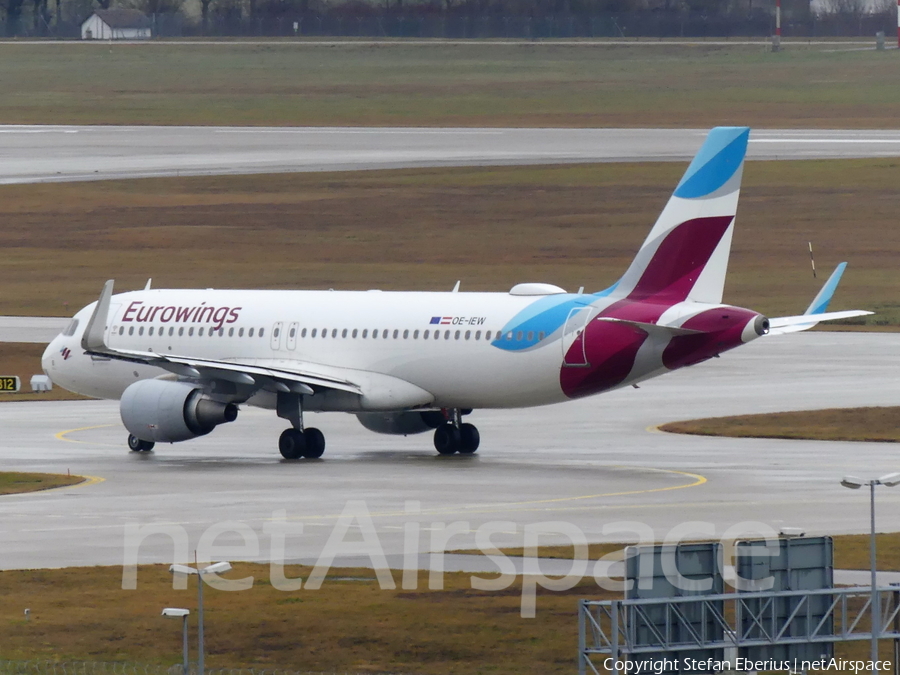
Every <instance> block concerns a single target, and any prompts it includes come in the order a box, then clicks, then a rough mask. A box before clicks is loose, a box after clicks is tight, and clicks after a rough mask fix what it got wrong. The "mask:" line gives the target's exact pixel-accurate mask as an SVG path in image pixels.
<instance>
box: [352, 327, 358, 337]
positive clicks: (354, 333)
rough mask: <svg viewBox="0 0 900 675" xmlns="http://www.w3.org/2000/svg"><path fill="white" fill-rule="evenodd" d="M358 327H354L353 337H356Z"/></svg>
mask: <svg viewBox="0 0 900 675" xmlns="http://www.w3.org/2000/svg"><path fill="white" fill-rule="evenodd" d="M356 330H357V329H356V328H354V329H353V337H356Z"/></svg>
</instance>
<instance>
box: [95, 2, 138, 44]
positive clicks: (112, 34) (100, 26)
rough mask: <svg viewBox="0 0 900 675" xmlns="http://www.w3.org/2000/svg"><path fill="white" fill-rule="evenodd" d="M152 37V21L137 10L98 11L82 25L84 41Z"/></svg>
mask: <svg viewBox="0 0 900 675" xmlns="http://www.w3.org/2000/svg"><path fill="white" fill-rule="evenodd" d="M149 37H150V19H148V18H147V17H146V16H145V15H144V14H143V13H141V12H139V11H138V10H136V9H98V10H97V11H96V12H94V13H93V14H91V16H90V17H88V18H87V19H86V20H85V21H84V23H82V24H81V39H82V40H140V39H143V38H149Z"/></svg>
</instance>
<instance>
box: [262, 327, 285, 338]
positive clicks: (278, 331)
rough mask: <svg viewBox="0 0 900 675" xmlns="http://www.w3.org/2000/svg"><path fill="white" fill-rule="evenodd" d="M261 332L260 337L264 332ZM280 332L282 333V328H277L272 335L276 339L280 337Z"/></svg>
mask: <svg viewBox="0 0 900 675" xmlns="http://www.w3.org/2000/svg"><path fill="white" fill-rule="evenodd" d="M259 332H260V335H262V330H260V331H259ZM280 332H281V329H280V328H276V329H275V332H274V333H272V335H273V336H274V337H278V334H279V333H280Z"/></svg>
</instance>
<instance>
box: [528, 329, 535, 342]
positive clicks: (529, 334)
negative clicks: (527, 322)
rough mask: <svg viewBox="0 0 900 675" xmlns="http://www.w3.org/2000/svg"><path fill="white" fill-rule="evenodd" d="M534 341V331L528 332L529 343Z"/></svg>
mask: <svg viewBox="0 0 900 675" xmlns="http://www.w3.org/2000/svg"><path fill="white" fill-rule="evenodd" d="M532 340H534V331H533V330H530V331H528V341H529V342H531V341H532Z"/></svg>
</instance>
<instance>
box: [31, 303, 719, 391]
mask: <svg viewBox="0 0 900 675" xmlns="http://www.w3.org/2000/svg"><path fill="white" fill-rule="evenodd" d="M611 302H612V299H610V298H607V297H604V296H603V295H602V294H599V295H574V294H567V293H553V294H549V295H514V294H512V293H428V292H382V291H259V290H144V291H135V292H130V293H122V294H119V295H114V296H113V297H112V301H111V304H110V311H109V322H108V324H107V326H106V331H105V336H106V338H105V339H106V344H107V346H108V347H109V348H110V349H112V350H116V351H118V350H121V351H131V352H142V353H145V354H146V353H149V354H159V355H161V356H170V357H171V356H185V355H190V356H191V357H193V358H198V359H209V360H212V361H223V362H233V363H241V364H249V365H254V364H261V365H269V366H272V365H273V364H275V365H277V366H279V367H283V368H284V369H286V370H296V371H302V372H309V370H310V369H311V370H312V372H313V374H316V373H324V374H326V375H328V374H337V375H339V376H341V377H345V378H346V379H349V380H351V381H357V380H360V381H365V380H366V375H367V374H373V373H375V374H379V375H386V376H389V377H391V378H397V379H398V380H402V381H404V382H408V383H411V384H412V385H415V386H416V387H418V388H421V389H423V390H425V391H426V392H429V393H430V394H431V396H432V397H433V398H432V401H431V404H430V405H431V407H436V408H512V407H523V406H535V405H544V404H549V403H555V402H559V401H565V400H568V399H569V397H567V396H566V395H565V393H564V392H563V390H562V388H561V386H560V370H561V368H562V367H563V362H564V357H565V354H566V351H567V350H568V349H569V348H570V347H571V345H572V341H573V339H575V337H577V335H579V334H580V333H581V331H582V329H583V328H584V326H585V324H586V322H587V321H588V320H589V319H591V317H593V316H595V315H596V313H597V312H598V311H600V310H602V309H603V308H604V307H606V306H608V305H609V304H611ZM95 304H96V303H94V304H92V305H89V306H87V307H85V308H84V309H82V310H81V311H80V312H78V314H76V315H75V319H76V320H77V321H78V324H77V326H75V327H74V328H72V329H71V330H68V331H66V332H65V333H63V334H61V335H60V336H58V337H57V338H55V339H54V340H53V342H51V344H50V345H49V346H48V348H47V350H46V352H45V354H44V358H43V366H44V370H45V371H46V372H47V374H48V375H49V376H50V377H51V379H52V380H53V381H54V382H55V383H56V384H58V385H60V386H62V387H65V388H66V389H69V390H71V391H75V392H78V393H81V394H85V395H87V396H94V397H98V398H110V399H117V398H120V397H121V395H122V392H123V391H124V390H125V389H126V388H127V387H128V386H129V385H130V384H132V383H133V382H135V381H137V380H139V379H146V378H154V377H159V376H162V375H170V376H171V374H170V373H168V372H167V371H165V370H162V369H160V368H157V367H153V366H148V365H144V364H136V363H130V362H127V361H119V360H114V359H105V358H100V357H92V356H90V355H87V354H85V353H84V350H83V349H82V347H81V338H82V334H83V332H84V329H85V326H86V324H87V321H88V319H89V318H90V316H91V314H92V312H93V309H94V305H95ZM548 305H549V306H551V311H550V312H547V311H545V310H544V309H543V308H544V307H546V306H548ZM554 307H555V308H557V309H555V310H553V308H554ZM709 307H710V306H709V305H697V304H696V303H689V302H688V303H679V304H678V305H675V306H673V307H671V308H669V310H668V311H667V312H666V319H667V320H668V321H673V320H674V321H676V322H677V320H678V317H679V316H682V317H687V316H690V315H692V314H694V313H696V312H697V311H698V310H699V309H701V308H702V309H708V308H709ZM560 308H561V309H560ZM554 311H555V315H554V316H553V317H551V318H542V317H545V316H546V315H548V314H554ZM535 314H536V315H537V318H535ZM535 322H537V323H535ZM66 333H69V334H66ZM653 342H654V339H653V338H651V340H650V341H648V345H645V346H646V347H647V349H645V350H642V352H646V353H647V354H648V358H641V359H639V360H638V362H637V363H635V367H634V370H633V371H632V372H631V373H630V374H629V376H628V378H627V379H626V380H624V381H623V382H621V383H620V384H619V385H618V386H625V385H627V384H631V383H633V382H636V381H640V380H642V379H647V378H648V377H650V376H653V375H656V374H659V373H662V372H666V369H665V368H664V367H663V366H662V363H661V362H660V361H659V359H658V358H657V356H656V354H657V352H658V351H659V349H660V348H661V347H663V346H664V344H656V345H655V347H653V348H650V346H651V343H653ZM329 369H334V372H330V371H329ZM354 374H358V376H359V377H354ZM273 400H274V399H271V397H270V398H266V397H262V398H259V399H253V400H250V401H249V402H250V403H251V404H257V405H263V406H265V407H270V406H271V405H273V403H272V401H273Z"/></svg>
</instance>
